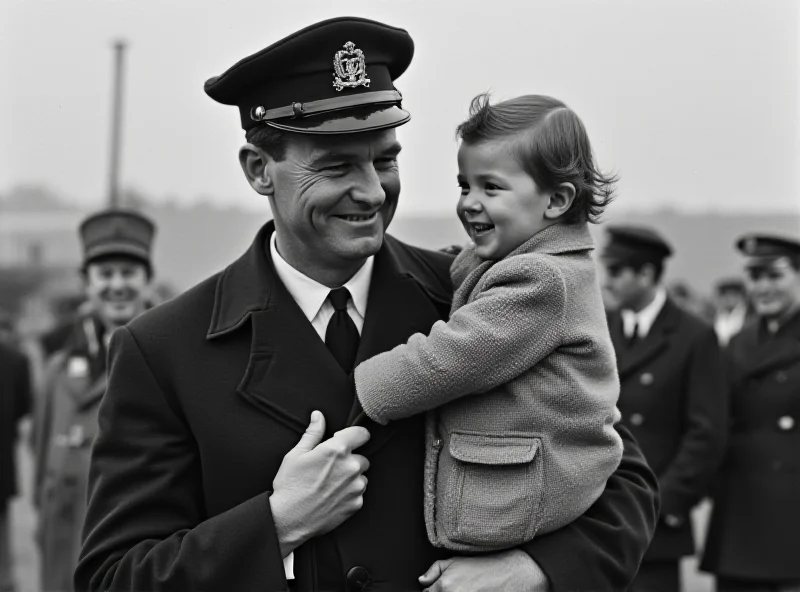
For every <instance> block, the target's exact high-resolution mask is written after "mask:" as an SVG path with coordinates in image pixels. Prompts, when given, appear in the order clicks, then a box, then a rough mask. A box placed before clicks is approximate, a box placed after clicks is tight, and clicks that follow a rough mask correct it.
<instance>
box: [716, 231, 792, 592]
mask: <svg viewBox="0 0 800 592" xmlns="http://www.w3.org/2000/svg"><path fill="white" fill-rule="evenodd" d="M736 247H737V248H738V250H739V251H740V252H741V253H742V254H743V255H744V257H745V277H746V282H747V287H748V291H749V292H750V295H751V298H752V304H753V307H754V309H755V313H756V318H755V319H754V320H753V322H751V323H748V324H747V325H746V326H745V328H744V329H743V330H742V331H741V333H739V334H738V335H736V336H735V337H733V339H732V340H731V342H730V345H729V346H728V352H729V355H730V358H731V366H730V375H731V378H732V382H733V391H732V398H731V420H732V421H731V435H730V439H729V444H728V452H727V455H726V457H725V462H724V464H723V466H722V468H721V470H720V474H719V477H718V480H717V483H716V484H715V487H714V492H715V495H714V509H713V513H712V517H711V522H710V525H709V530H708V539H707V542H706V547H705V555H704V557H703V562H702V564H701V568H702V569H704V570H706V571H710V572H713V573H715V574H716V575H717V590H718V592H730V591H734V590H736V591H750V592H756V591H758V592H766V591H775V592H779V591H789V590H795V591H796V590H800V562H799V561H798V557H799V556H798V549H800V505H798V500H800V425H798V420H800V241H797V240H796V239H791V238H784V237H778V236H770V235H763V234H752V235H748V236H745V237H742V238H741V239H740V240H739V241H737V243H736Z"/></svg>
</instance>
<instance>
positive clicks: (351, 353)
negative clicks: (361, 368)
mask: <svg viewBox="0 0 800 592" xmlns="http://www.w3.org/2000/svg"><path fill="white" fill-rule="evenodd" d="M328 299H329V300H330V301H331V304H332V305H333V310H334V312H333V316H332V317H331V320H330V321H328V328H327V330H326V331H325V345H326V346H328V349H329V350H330V352H331V353H332V354H333V357H334V358H336V361H337V362H339V365H340V366H341V367H342V369H343V370H344V371H345V372H347V373H348V374H350V373H351V372H352V371H353V364H354V362H355V360H356V352H357V351H358V342H359V340H360V339H361V337H360V335H359V334H358V329H356V324H355V323H354V322H353V319H351V318H350V315H349V314H347V301H348V300H350V292H348V291H347V288H336V289H335V290H331V293H330V294H328Z"/></svg>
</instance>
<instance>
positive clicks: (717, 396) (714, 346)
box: [658, 327, 729, 522]
mask: <svg viewBox="0 0 800 592" xmlns="http://www.w3.org/2000/svg"><path fill="white" fill-rule="evenodd" d="M728 393H729V384H728V381H727V379H726V378H725V370H724V358H723V354H722V351H721V349H720V347H719V345H718V341H717V338H716V335H715V333H714V331H713V330H712V329H711V328H710V327H709V328H706V330H704V331H703V332H702V333H701V334H700V335H698V337H696V338H695V340H694V343H693V344H692V348H691V352H690V359H689V364H688V366H687V368H686V374H685V376H684V383H683V393H681V394H682V395H683V404H684V414H683V416H684V432H683V436H682V438H681V441H680V444H679V446H678V449H677V451H676V453H675V455H674V456H673V457H672V461H671V462H670V463H669V465H668V466H667V467H666V469H665V470H664V472H663V473H662V474H661V475H659V476H658V478H659V479H658V482H659V484H660V487H661V514H662V515H663V516H667V515H669V516H674V517H675V518H677V519H678V521H679V522H683V521H685V520H687V519H688V517H689V512H690V510H691V509H692V507H693V506H694V505H695V504H697V502H698V501H700V499H701V498H702V497H703V496H704V495H705V494H706V493H708V491H707V488H708V487H709V486H710V485H711V481H712V479H713V477H714V474H715V472H716V470H717V468H718V466H719V464H720V462H721V461H722V457H723V455H724V453H725V443H726V439H727V431H728V430H727V428H728V398H729V397H728Z"/></svg>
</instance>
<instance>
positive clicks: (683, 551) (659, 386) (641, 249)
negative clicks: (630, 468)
mask: <svg viewBox="0 0 800 592" xmlns="http://www.w3.org/2000/svg"><path fill="white" fill-rule="evenodd" d="M671 254H672V248H671V247H670V246H669V244H668V243H667V241H666V240H664V238H663V237H662V236H661V235H660V234H659V233H658V232H656V231H655V230H653V229H651V228H647V227H643V226H611V227H609V228H608V241H607V244H606V247H605V249H604V251H603V252H602V254H601V260H602V262H603V264H604V265H605V268H606V289H607V290H608V291H609V292H610V293H611V295H612V296H613V298H614V299H615V300H616V301H617V303H618V310H616V311H614V312H612V313H610V314H609V318H608V319H609V329H610V331H611V339H612V341H613V343H614V348H615V350H616V352H617V364H618V370H619V378H620V386H621V390H620V397H619V403H618V407H619V410H620V412H621V413H622V423H623V424H624V425H625V426H627V427H629V428H630V430H631V431H632V432H633V434H634V436H635V437H636V439H637V440H638V441H639V442H640V443H641V446H642V450H643V452H644V455H645V457H646V458H647V461H648V462H649V463H650V466H651V467H652V469H653V470H654V471H655V473H656V476H657V477H658V482H659V486H660V490H661V515H660V519H659V522H658V528H657V529H656V534H655V537H654V539H653V542H652V544H651V546H650V548H649V549H648V551H647V554H646V555H645V558H644V560H643V562H642V565H641V568H640V569H639V573H638V574H637V575H636V578H635V579H634V581H633V584H632V585H631V587H630V588H629V590H631V591H632V592H651V591H659V592H662V591H663V592H677V591H678V590H680V579H679V561H680V558H681V557H683V556H684V555H691V554H692V553H693V552H694V543H693V538H692V528H691V523H690V511H691V509H692V508H693V507H694V506H695V505H696V504H697V503H698V502H699V501H700V500H701V499H702V498H703V496H704V495H705V493H706V488H707V486H708V483H709V482H710V480H711V476H712V475H713V472H714V470H715V469H716V467H717V465H718V464H719V462H720V460H721V458H722V454H723V452H724V444H725V435H726V434H725V432H726V420H727V416H726V402H727V390H726V388H725V380H724V371H723V363H722V356H721V352H720V348H719V345H718V343H717V338H716V335H715V333H714V330H713V329H712V328H711V327H710V326H709V325H707V324H706V323H705V322H704V321H702V320H701V319H699V318H698V317H695V316H694V315H692V314H691V313H689V312H687V311H685V310H682V309H681V308H680V307H679V306H677V305H676V304H675V303H674V302H673V301H672V300H671V299H670V297H668V296H667V291H666V289H665V288H664V285H663V283H662V275H663V271H664V262H665V260H666V259H667V258H668V257H669V256H670V255H671Z"/></svg>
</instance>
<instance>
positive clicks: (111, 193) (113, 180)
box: [108, 40, 127, 209]
mask: <svg viewBox="0 0 800 592" xmlns="http://www.w3.org/2000/svg"><path fill="white" fill-rule="evenodd" d="M126 48H127V44H126V43H125V41H122V40H117V41H115V42H114V97H113V101H114V102H113V103H112V111H111V118H112V119H111V161H110V163H109V174H108V207H110V208H112V209H116V208H119V207H120V198H121V196H120V193H119V157H120V143H121V141H122V83H123V75H124V71H123V69H124V66H125V49H126Z"/></svg>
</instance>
